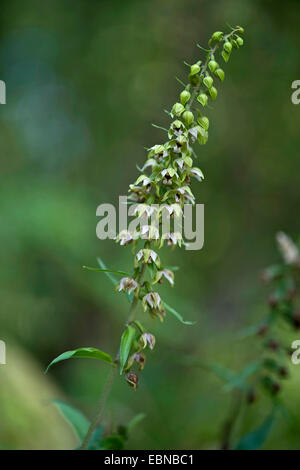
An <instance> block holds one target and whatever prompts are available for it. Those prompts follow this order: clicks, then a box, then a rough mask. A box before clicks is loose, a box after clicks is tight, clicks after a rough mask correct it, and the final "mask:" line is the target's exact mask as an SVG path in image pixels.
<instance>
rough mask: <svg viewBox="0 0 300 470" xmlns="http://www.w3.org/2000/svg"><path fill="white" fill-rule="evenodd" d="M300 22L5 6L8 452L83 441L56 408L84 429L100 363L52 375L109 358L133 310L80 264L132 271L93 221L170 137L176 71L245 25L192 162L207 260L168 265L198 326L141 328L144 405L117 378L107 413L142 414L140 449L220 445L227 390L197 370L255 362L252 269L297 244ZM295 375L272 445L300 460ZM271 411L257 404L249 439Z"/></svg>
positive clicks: (125, 253)
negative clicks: (244, 334)
mask: <svg viewBox="0 0 300 470" xmlns="http://www.w3.org/2000/svg"><path fill="white" fill-rule="evenodd" d="M299 13H300V10H299V2H298V1H272V2H271V1H253V0H243V1H239V2H237V1H233V0H220V1H218V0H217V1H214V2H212V1H199V0H188V1H183V0H181V1H179V0H160V1H158V0H151V1H150V0H149V1H141V0H139V1H137V0H126V1H125V0H122V1H121V0H113V1H95V0H94V1H92V0H89V1H84V0H73V1H66V0H52V1H51V2H42V1H33V0H29V1H26V2H20V1H16V0H9V1H8V0H6V1H3V2H1V18H0V70H1V73H0V78H1V79H2V80H4V81H5V82H6V85H7V104H6V105H2V106H1V108H0V155H1V175H0V179H1V199H0V207H1V228H0V233H1V266H0V278H1V324H0V337H1V338H2V339H4V340H5V341H6V343H7V362H8V363H7V365H6V366H0V380H1V386H0V414H1V420H0V447H2V448H72V447H74V446H75V445H76V443H75V441H74V439H73V437H72V435H71V434H70V432H69V430H68V428H67V427H66V426H65V425H64V423H63V422H62V420H61V419H60V418H59V416H58V415H57V412H56V410H55V409H54V408H53V407H52V405H49V404H48V401H47V400H49V398H50V397H55V398H57V397H62V398H64V399H66V400H68V401H69V402H70V403H72V404H73V405H75V406H78V407H79V408H80V409H81V410H83V411H84V412H85V413H86V414H87V415H88V416H90V415H91V414H92V413H93V409H94V406H95V403H96V401H97V400H98V396H99V393H100V391H101V388H102V385H103V383H104V380H105V377H106V375H107V372H108V370H107V366H106V365H105V364H104V363H103V364H102V363H98V362H97V361H87V360H77V361H75V360H74V361H69V362H66V363H62V364H59V365H58V366H56V367H55V368H53V369H52V370H51V372H50V373H49V375H48V376H44V374H43V370H44V368H45V366H46V365H47V363H49V361H50V360H51V359H53V358H54V357H55V356H56V355H58V354H60V353H61V352H63V351H65V350H67V349H73V348H76V347H79V346H94V347H99V348H100V349H103V350H104V351H107V352H109V353H111V354H114V353H115V351H116V349H117V347H118V341H119V337H120V333H121V324H122V323H123V321H124V319H125V316H126V311H127V303H126V299H125V297H124V296H122V295H121V294H116V293H114V291H113V288H112V285H111V284H110V283H109V281H108V279H107V278H106V276H105V275H102V274H100V273H90V272H85V271H83V270H82V269H81V266H82V265H83V264H87V265H95V264H96V257H97V256H101V257H102V259H103V260H104V261H105V263H106V264H107V265H108V266H110V267H111V268H112V269H122V270H125V271H126V270H130V268H131V263H132V256H131V253H130V249H129V248H127V249H124V248H122V247H119V246H116V245H115V244H114V242H113V241H109V240H108V241H103V242H101V241H99V240H98V239H97V238H96V235H95V228H96V223H97V218H96V216H95V212H96V207H97V206H98V205H99V204H100V203H102V202H111V203H117V200H118V196H119V195H122V194H126V192H127V188H128V184H129V183H131V182H133V181H134V180H135V178H136V177H137V170H136V168H135V165H136V164H139V165H141V164H142V163H143V161H144V159H145V156H146V153H145V150H144V147H145V146H146V147H150V146H151V145H154V144H156V143H161V142H163V140H164V138H165V137H164V135H163V133H162V132H161V131H159V130H157V129H154V128H153V127H151V125H150V124H151V123H152V122H154V123H157V124H160V125H162V126H167V125H168V116H167V115H166V114H165V113H164V112H163V110H164V109H165V108H170V107H171V106H172V104H173V103H174V102H175V101H176V100H177V97H178V93H179V91H180V86H179V84H178V83H177V82H176V81H175V80H174V76H175V75H177V76H180V77H181V78H182V79H184V78H185V76H186V73H187V70H186V67H185V66H184V65H183V60H186V61H187V62H195V61H196V60H198V59H199V58H200V57H201V51H200V50H199V49H198V48H197V47H196V43H197V42H199V43H200V44H202V45H204V46H205V45H206V42H207V39H208V37H209V36H210V35H211V33H212V32H213V31H215V30H220V29H221V30H222V29H224V28H225V27H226V26H225V23H226V22H229V23H230V24H233V25H235V24H241V25H242V26H243V27H244V28H245V46H244V47H243V48H242V49H241V50H239V51H234V53H233V54H232V58H231V60H230V62H229V64H227V65H225V66H224V69H225V72H226V79H225V82H224V84H222V85H220V86H219V96H218V99H217V100H216V102H215V103H214V106H213V108H214V109H212V110H209V111H208V116H209V118H210V121H211V128H210V136H209V141H208V143H207V145H206V146H204V147H201V149H200V150H199V152H198V153H199V155H200V162H199V166H200V167H201V169H202V170H203V171H204V173H205V176H206V179H205V181H204V182H203V183H202V184H194V190H195V194H196V196H197V201H198V202H201V203H204V204H205V246H204V248H203V250H201V251H197V252H193V251H185V250H176V251H174V252H170V251H168V250H167V249H164V250H163V253H161V255H162V256H163V257H164V259H167V260H168V262H169V264H172V265H174V264H176V265H179V266H180V267H181V269H180V271H179V272H178V273H176V274H177V275H176V287H175V288H174V289H171V288H167V287H164V288H163V289H162V292H163V294H164V299H165V300H166V301H167V302H168V303H170V304H171V305H173V306H174V307H176V308H177V310H178V311H180V312H181V313H182V315H183V316H184V317H185V318H186V319H189V320H197V321H198V323H197V325H196V326H195V327H188V326H183V325H181V324H180V323H178V322H177V320H176V319H175V318H173V317H171V316H170V315H168V317H167V319H166V321H165V322H164V324H162V325H158V324H155V325H154V326H152V324H151V322H149V325H150V327H151V328H152V331H153V332H154V334H155V335H156V337H157V346H156V348H155V350H154V351H153V353H151V354H149V355H148V358H147V361H148V363H147V366H146V369H145V370H144V372H143V374H141V377H140V388H139V391H138V393H134V392H133V391H132V390H131V389H129V387H128V386H127V385H126V384H125V383H124V382H123V381H122V380H120V379H118V381H117V382H116V385H115V387H114V389H113V393H112V395H111V398H110V401H109V404H108V409H107V414H106V423H107V425H108V429H110V428H111V427H113V426H114V424H119V423H124V424H126V423H127V422H128V421H129V420H130V419H131V417H132V416H134V415H135V414H136V413H139V412H141V411H143V412H145V413H146V414H147V417H146V419H145V420H144V421H143V422H142V423H141V424H140V425H139V428H137V430H136V433H135V434H134V435H133V436H131V439H130V441H129V442H128V445H129V447H131V448H152V449H171V448H174V449H181V448H182V449H183V448H216V447H217V446H218V439H219V434H220V424H221V423H222V422H223V420H224V417H225V415H226V411H227V408H228V401H229V394H226V393H224V391H223V390H222V383H221V382H220V381H219V380H217V379H216V378H214V377H213V376H212V375H210V374H209V373H208V372H206V371H204V370H202V369H201V368H200V367H196V366H195V365H196V364H197V363H199V362H213V361H219V362H223V363H224V364H226V365H227V366H228V367H232V368H239V367H242V364H243V363H244V361H247V360H248V357H250V356H251V357H252V356H253V357H255V353H254V350H253V348H255V345H253V344H252V343H251V341H247V342H244V341H240V342H238V341H237V340H236V334H235V333H236V331H237V330H239V329H241V328H243V327H244V326H247V325H249V324H251V322H252V321H253V320H254V319H255V318H259V316H260V315H263V314H264V313H265V311H266V308H267V307H266V306H265V292H264V290H263V289H262V288H261V287H260V285H259V282H258V272H259V270H260V269H261V268H262V267H264V266H265V265H266V264H269V263H272V262H274V261H275V260H276V259H277V257H278V255H277V253H276V248H275V242H274V235H275V233H276V231H278V230H285V231H286V232H288V233H290V234H291V235H292V236H294V237H296V238H297V234H298V233H299V231H300V230H299V229H300V220H299V170H300V160H299V122H300V121H299V116H300V106H296V105H293V104H292V103H291V98H290V97H291V93H292V90H291V83H292V81H294V80H296V79H300V67H299V65H300V60H299V44H300V42H299V40H300V36H299ZM140 315H143V314H142V313H140ZM294 339H297V336H294ZM299 373H300V369H299V371H298V369H297V368H296V367H295V366H294V368H293V370H292V378H291V380H289V381H288V382H287V383H286V386H285V389H284V392H283V394H282V399H283V401H284V402H285V403H286V405H287V406H288V407H289V408H290V409H291V411H292V413H293V417H294V418H293V420H291V421H287V420H284V419H282V422H280V425H279V426H277V428H276V430H275V431H274V432H273V433H272V436H271V438H270V439H269V441H268V443H267V447H268V448H299V447H300V446H299V438H298V434H299V431H300V415H299V404H300V403H299V393H298V387H299V385H300V376H299ZM265 411H266V410H265V406H264V402H263V400H261V402H260V403H258V405H255V407H254V408H252V409H251V411H250V412H246V413H245V422H244V424H241V428H240V432H244V431H245V430H246V429H248V428H251V427H252V426H255V425H257V424H259V422H260V421H261V420H262V418H263V416H264V414H265Z"/></svg>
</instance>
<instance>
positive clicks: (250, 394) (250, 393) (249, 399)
mask: <svg viewBox="0 0 300 470" xmlns="http://www.w3.org/2000/svg"><path fill="white" fill-rule="evenodd" d="M255 400H256V393H255V391H254V390H253V389H251V390H249V391H248V393H247V403H248V404H249V405H251V404H252V403H254V402H255Z"/></svg>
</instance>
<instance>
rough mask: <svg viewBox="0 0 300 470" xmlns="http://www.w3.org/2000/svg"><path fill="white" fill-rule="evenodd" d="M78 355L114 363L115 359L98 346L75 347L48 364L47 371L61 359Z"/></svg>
mask: <svg viewBox="0 0 300 470" xmlns="http://www.w3.org/2000/svg"><path fill="white" fill-rule="evenodd" d="M78 357H85V358H90V359H100V360H101V361H104V362H107V363H108V364H111V365H112V364H113V360H112V358H111V356H110V355H109V354H107V353H105V352H103V351H100V350H99V349H96V348H78V349H74V350H73V351H66V352H64V353H62V354H60V355H59V356H57V357H56V358H55V359H53V361H52V362H50V364H49V365H48V367H47V369H46V371H45V372H46V373H47V372H48V370H49V368H50V367H51V366H53V365H54V364H56V363H57V362H60V361H65V360H66V359H72V358H78Z"/></svg>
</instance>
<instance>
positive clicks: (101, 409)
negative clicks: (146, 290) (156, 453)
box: [80, 264, 146, 450]
mask: <svg viewBox="0 0 300 470" xmlns="http://www.w3.org/2000/svg"><path fill="white" fill-rule="evenodd" d="M145 268H146V265H145V264H143V265H142V269H141V271H140V273H139V276H138V278H137V282H138V283H140V282H141V281H142V278H143V276H144V273H145ZM138 301H139V298H138V297H137V296H136V297H134V299H133V301H132V303H131V306H130V309H129V313H128V316H127V319H126V322H125V328H126V327H127V325H128V323H130V322H132V320H133V318H134V312H135V309H136V307H137V304H138ZM119 357H120V348H119V349H118V352H117V354H116V357H115V360H114V363H115V364H114V366H112V368H111V371H110V373H109V376H108V378H107V381H106V383H105V385H104V389H103V391H102V394H101V397H100V400H99V404H98V407H97V409H96V413H95V417H94V419H93V420H92V422H91V424H90V427H89V429H88V432H87V434H86V436H85V438H84V440H83V442H82V445H81V447H80V450H86V449H87V446H88V444H89V442H90V439H91V437H92V434H93V432H94V431H95V429H96V428H97V426H98V425H99V423H100V422H101V419H102V417H103V413H104V409H105V405H106V401H107V398H108V396H109V394H110V391H111V388H112V385H113V383H114V380H115V377H116V373H117V370H118V367H117V364H118V362H119Z"/></svg>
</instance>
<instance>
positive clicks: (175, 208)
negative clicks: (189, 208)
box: [160, 204, 182, 217]
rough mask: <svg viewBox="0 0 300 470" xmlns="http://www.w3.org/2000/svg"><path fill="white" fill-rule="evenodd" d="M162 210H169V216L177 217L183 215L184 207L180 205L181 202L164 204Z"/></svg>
mask: <svg viewBox="0 0 300 470" xmlns="http://www.w3.org/2000/svg"><path fill="white" fill-rule="evenodd" d="M160 211H161V212H165V211H166V212H167V214H168V215H169V217H171V216H172V215H174V216H175V217H181V216H182V208H181V207H180V205H179V204H164V205H163V206H162V207H161V209H160Z"/></svg>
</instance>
